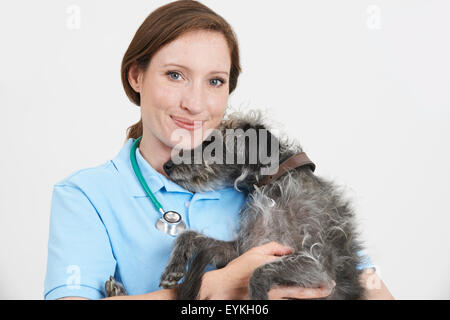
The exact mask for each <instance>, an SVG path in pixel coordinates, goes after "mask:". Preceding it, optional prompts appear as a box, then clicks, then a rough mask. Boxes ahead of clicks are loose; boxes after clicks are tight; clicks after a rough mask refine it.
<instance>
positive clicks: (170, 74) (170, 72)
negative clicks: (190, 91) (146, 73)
mask: <svg viewBox="0 0 450 320" xmlns="http://www.w3.org/2000/svg"><path fill="white" fill-rule="evenodd" d="M167 75H168V76H169V77H170V78H171V79H173V80H178V78H174V77H172V75H178V76H179V75H180V74H179V73H178V72H173V71H169V72H167Z"/></svg>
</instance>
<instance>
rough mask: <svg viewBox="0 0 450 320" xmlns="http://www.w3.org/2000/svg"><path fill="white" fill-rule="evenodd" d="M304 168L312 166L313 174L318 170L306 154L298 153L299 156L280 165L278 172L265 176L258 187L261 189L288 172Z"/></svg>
mask: <svg viewBox="0 0 450 320" xmlns="http://www.w3.org/2000/svg"><path fill="white" fill-rule="evenodd" d="M303 166H310V168H311V170H312V171H313V172H314V170H316V165H315V164H314V163H313V162H312V161H311V160H310V159H309V158H308V156H307V155H306V153H304V152H301V153H297V154H295V155H293V156H292V157H290V158H288V159H286V160H285V161H283V162H282V163H281V164H280V166H279V167H278V171H277V172H276V173H275V174H273V175H270V176H265V177H264V179H262V180H261V181H260V182H259V183H258V184H257V186H258V187H261V186H263V185H265V184H268V183H270V182H271V181H274V180H275V179H277V178H278V177H279V176H281V175H282V174H284V173H286V172H288V171H289V170H291V169H295V168H298V167H303Z"/></svg>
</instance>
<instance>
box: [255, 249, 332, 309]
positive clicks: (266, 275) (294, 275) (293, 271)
mask: <svg viewBox="0 0 450 320" xmlns="http://www.w3.org/2000/svg"><path fill="white" fill-rule="evenodd" d="M331 283H332V279H331V278H330V276H329V275H328V273H327V272H325V270H323V268H322V267H321V265H320V264H319V263H318V261H317V260H315V259H313V258H311V257H309V256H307V255H294V256H291V255H289V256H283V257H282V258H281V259H280V260H276V261H272V262H269V263H266V264H263V265H262V266H259V267H258V268H256V269H255V271H254V272H253V273H252V275H251V277H250V279H249V292H248V295H249V299H250V300H267V299H268V292H269V290H270V289H271V288H273V287H275V286H297V287H303V288H317V287H319V286H329V285H331Z"/></svg>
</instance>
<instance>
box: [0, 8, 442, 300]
mask: <svg viewBox="0 0 450 320" xmlns="http://www.w3.org/2000/svg"><path fill="white" fill-rule="evenodd" d="M167 2H168V1H120V2H119V1H115V2H112V1H105V0H103V1H99V0H97V1H61V0H58V1H56V0H55V1H11V0H10V1H2V2H1V4H0V41H1V51H0V58H1V59H0V70H1V73H0V108H1V109H0V110H1V113H0V139H1V150H2V153H1V157H0V177H1V179H0V243H1V245H0V298H2V299H42V297H43V282H44V276H45V268H46V258H47V240H48V222H49V214H50V201H51V191H52V186H53V184H55V183H56V182H57V181H59V180H61V179H62V178H64V177H66V176H67V175H69V174H71V173H73V172H75V171H77V170H79V169H82V168H87V167H91V166H96V165H99V164H101V163H104V162H106V161H107V160H109V159H112V158H113V157H114V156H115V155H116V154H117V153H118V151H119V150H120V148H121V147H122V144H123V141H124V139H125V130H126V128H127V127H128V126H129V125H131V124H132V123H134V122H136V121H137V120H138V119H139V108H137V107H136V106H134V105H132V104H131V103H130V102H129V101H128V99H127V98H126V96H125V93H124V91H123V89H122V86H121V82H120V62H121V59H122V56H123V54H124V52H125V50H126V48H127V46H128V44H129V42H130V41H131V39H132V37H133V35H134V33H135V32H136V30H137V28H138V27H139V25H140V24H141V23H142V22H143V21H144V19H145V18H146V17H147V15H148V14H150V12H151V11H152V10H154V9H155V8H157V7H159V6H160V5H162V4H165V3H167ZM202 2H203V3H205V4H206V5H208V6H210V7H211V8H212V9H213V10H215V11H216V12H217V13H219V14H221V15H222V16H223V17H224V18H225V19H227V20H228V21H229V23H230V24H231V25H232V26H233V28H234V30H235V32H236V34H237V36H238V40H239V42H240V49H241V58H242V67H243V73H242V75H241V77H240V79H239V84H238V87H237V90H236V91H235V92H234V93H233V94H232V96H231V98H230V100H229V102H230V105H232V106H236V107H242V108H262V109H265V110H266V111H267V112H268V115H269V116H270V117H271V118H272V120H273V121H274V122H277V123H279V124H280V125H281V126H282V128H283V129H284V130H285V131H286V132H287V133H288V134H290V135H293V136H295V137H296V138H298V139H299V141H300V142H301V143H302V145H303V147H304V149H305V151H306V152H307V154H308V155H309V157H310V158H311V159H312V160H313V161H314V162H315V163H316V165H317V171H316V173H317V174H319V175H322V176H324V177H327V178H330V179H335V180H336V181H338V182H339V183H340V184H342V185H343V186H345V188H346V190H347V191H348V196H349V197H350V198H351V199H353V201H354V204H355V207H356V208H357V212H358V217H359V221H360V223H361V229H362V230H363V235H364V239H365V240H366V243H367V247H368V253H369V255H370V256H371V258H372V260H373V261H374V263H375V264H376V265H377V267H378V272H379V274H380V276H381V277H382V279H383V280H384V282H385V283H386V285H387V286H388V288H389V289H390V291H391V292H392V294H393V295H394V297H396V298H398V299H449V298H450V285H449V284H450V274H449V272H448V270H450V250H449V249H450V248H449V243H450V232H449V226H450V219H449V213H450V212H449V211H450V210H449V209H450V206H449V202H448V198H449V196H450V193H449V181H450V169H449V166H448V164H449V162H450V152H449V141H448V140H449V139H448V137H449V136H450V129H449V126H448V124H449V120H450V93H449V89H450V61H449V59H448V57H450V42H449V30H450V20H449V19H448V12H450V2H448V1H438V0H435V1H432V0H422V1H418V0H417V1H414V0H403V1H400V0H389V1H388V0H384V1H376V0H374V1H365V0H354V1H349V0H348V1H347V0H346V1H342V0H341V1H333V0H328V1H317V0H315V1H291V0H279V1H267V0H266V1H261V0H260V1H218V0H214V1H213V0H209V1H202ZM72 5H75V7H72ZM74 8H75V9H74ZM77 10H79V16H78V13H77ZM76 17H79V18H80V19H79V20H77V18H76ZM78 22H79V25H77V23H78ZM74 27H75V28H74ZM78 27H79V28H78Z"/></svg>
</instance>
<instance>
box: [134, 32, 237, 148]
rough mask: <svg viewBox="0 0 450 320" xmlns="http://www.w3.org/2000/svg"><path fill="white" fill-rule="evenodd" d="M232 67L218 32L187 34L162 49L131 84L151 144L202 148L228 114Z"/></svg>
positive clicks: (223, 41)
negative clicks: (136, 94) (137, 93)
mask: <svg viewBox="0 0 450 320" xmlns="http://www.w3.org/2000/svg"><path fill="white" fill-rule="evenodd" d="M230 67H231V58H230V52H229V48H228V45H227V42H226V40H225V38H224V36H223V35H222V34H221V33H219V32H214V31H193V32H189V33H187V34H185V35H183V36H181V37H179V38H177V39H176V40H174V41H172V42H171V43H169V44H168V45H166V46H165V47H162V48H161V49H160V50H159V51H158V52H157V53H156V54H155V55H153V57H152V59H151V61H150V64H149V67H148V69H147V70H146V71H145V73H142V72H141V73H140V74H139V75H138V79H137V82H136V83H135V86H136V88H135V86H133V87H134V88H135V90H136V91H138V92H140V97H141V114H142V122H143V127H144V138H145V136H146V131H147V133H150V134H147V136H148V138H149V139H151V140H154V141H153V142H152V143H162V144H164V145H165V146H167V147H169V148H173V147H175V146H177V147H178V148H182V149H193V148H195V147H196V146H198V145H199V144H200V143H201V142H202V141H203V140H204V139H205V138H206V137H207V135H208V134H209V132H210V131H209V130H208V129H214V128H217V126H218V125H219V123H220V122H221V120H222V118H223V116H224V113H225V109H226V106H227V103H228V96H229V84H228V82H229V72H230ZM130 83H131V82H130ZM132 85H133V84H132ZM182 122H184V123H188V124H187V125H186V124H183V123H182ZM189 123H190V125H189Z"/></svg>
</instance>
